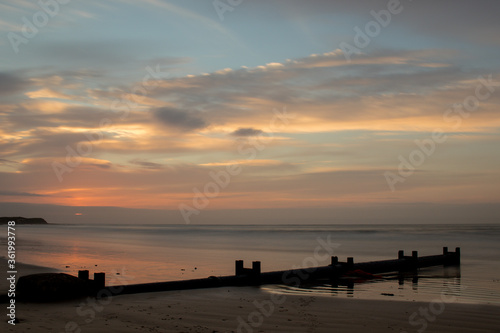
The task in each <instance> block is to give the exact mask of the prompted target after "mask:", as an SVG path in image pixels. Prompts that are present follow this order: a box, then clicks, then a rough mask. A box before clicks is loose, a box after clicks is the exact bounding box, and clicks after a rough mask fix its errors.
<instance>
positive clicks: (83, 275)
mask: <svg viewBox="0 0 500 333" xmlns="http://www.w3.org/2000/svg"><path fill="white" fill-rule="evenodd" d="M78 278H80V279H82V280H85V281H88V280H89V271H87V270H84V271H78Z"/></svg>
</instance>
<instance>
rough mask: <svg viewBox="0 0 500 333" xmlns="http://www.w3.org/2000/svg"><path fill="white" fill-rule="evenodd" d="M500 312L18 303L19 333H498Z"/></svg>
mask: <svg viewBox="0 0 500 333" xmlns="http://www.w3.org/2000/svg"><path fill="white" fill-rule="evenodd" d="M499 314H500V306H494V305H481V304H462V303H447V302H445V303H437V302H429V303H426V302H408V301H396V300H386V301H380V300H362V299H340V298H336V297H317V296H299V295H273V294H271V293H268V292H265V291H263V290H261V289H260V288H256V287H239V288H235V287H230V288H218V289H197V290H184V291H166V292H155V293H145V294H140V295H139V294H136V295H122V296H115V297H110V298H105V299H100V300H96V299H92V298H87V299H80V300H74V301H67V302H61V303H45V304H36V303H18V304H17V318H18V319H19V321H20V322H19V323H18V324H17V325H16V326H12V325H9V324H7V323H6V322H5V321H4V322H3V323H2V324H1V325H0V327H1V326H4V328H5V330H4V328H2V331H7V332H17V331H19V330H20V329H22V330H23V331H28V330H32V331H36V332H48V331H57V332H64V331H66V332H77V331H78V329H81V332H105V331H111V332H113V331H115V332H137V330H141V331H144V330H147V331H152V332H364V331H370V332H375V333H379V332H408V333H410V332H417V331H418V330H419V329H423V328H424V327H425V331H426V332H444V333H447V332H450V333H451V332H497V331H498V327H500V316H499Z"/></svg>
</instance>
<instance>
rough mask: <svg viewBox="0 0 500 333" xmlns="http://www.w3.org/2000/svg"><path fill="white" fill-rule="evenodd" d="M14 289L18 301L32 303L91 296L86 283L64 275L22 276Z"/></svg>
mask: <svg viewBox="0 0 500 333" xmlns="http://www.w3.org/2000/svg"><path fill="white" fill-rule="evenodd" d="M16 289H17V294H18V298H19V299H20V300H22V301H32V302H53V301H61V300H68V299H74V298H79V297H83V296H87V295H90V294H91V288H90V285H89V283H88V282H87V281H85V280H82V279H79V278H77V277H75V276H72V275H68V274H64V273H42V274H33V275H27V276H22V277H20V278H19V281H18V282H17V288H16Z"/></svg>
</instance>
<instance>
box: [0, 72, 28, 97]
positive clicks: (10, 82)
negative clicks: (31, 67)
mask: <svg viewBox="0 0 500 333" xmlns="http://www.w3.org/2000/svg"><path fill="white" fill-rule="evenodd" d="M27 86H29V82H28V81H26V80H24V79H22V78H21V77H19V76H17V75H14V74H12V73H8V72H0V95H9V94H12V93H16V92H19V91H22V90H23V89H25V88H26V87H27Z"/></svg>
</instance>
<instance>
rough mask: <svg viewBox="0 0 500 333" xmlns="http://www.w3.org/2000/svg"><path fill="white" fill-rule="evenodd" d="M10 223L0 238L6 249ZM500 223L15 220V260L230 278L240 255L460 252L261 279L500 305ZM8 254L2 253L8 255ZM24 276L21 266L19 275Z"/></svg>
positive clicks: (390, 296) (126, 273)
mask: <svg viewBox="0 0 500 333" xmlns="http://www.w3.org/2000/svg"><path fill="white" fill-rule="evenodd" d="M6 230H7V227H6V226H5V232H2V235H1V237H0V243H1V244H0V246H1V247H2V248H4V249H5V251H3V250H2V252H0V254H4V253H5V254H6V252H7V251H6V249H7V244H6V236H7V231H6ZM499 240H500V225H498V224H497V225H495V224H490V225H476V224H470V225H463V224H461V225H448V224H447V225H425V224H422V225H306V224H304V225H158V224H151V225H148V224H141V225H116V224H113V225H111V224H110V225H75V224H50V225H18V226H17V227H16V255H17V260H18V261H19V262H22V263H24V264H30V265H37V266H43V267H50V268H53V269H55V270H57V271H60V272H64V273H68V274H72V275H77V274H78V271H79V270H89V271H90V274H91V276H92V274H93V273H96V272H105V273H106V283H107V284H108V285H121V284H135V283H148V282H158V281H174V280H184V279H196V278H206V277H209V276H225V275H233V274H234V267H235V260H244V265H245V267H248V268H250V267H251V266H252V262H253V261H260V262H261V267H262V268H261V269H262V271H263V272H265V271H276V270H286V269H291V268H308V267H314V266H318V265H319V266H324V265H328V264H330V262H331V256H337V257H338V258H339V261H341V262H343V261H346V260H347V257H353V258H354V262H365V261H376V260H386V259H395V258H397V254H398V251H399V250H404V251H405V255H411V253H412V251H418V255H419V256H426V255H436V254H441V253H442V251H443V247H445V246H446V247H448V248H449V251H455V248H456V247H460V250H461V265H460V266H459V267H456V266H451V267H450V266H448V267H443V266H436V267H431V268H423V269H420V270H419V271H417V272H411V273H408V274H405V275H399V274H397V273H388V274H382V275H380V276H376V277H375V278H373V279H366V280H360V281H356V282H355V283H354V284H353V283H340V284H337V283H335V284H333V283H331V281H320V282H316V283H303V284H301V285H300V286H297V284H294V285H285V284H282V285H264V286H260V287H258V288H260V289H262V290H264V291H266V292H269V293H281V294H299V295H310V296H313V295H314V296H320V297H340V298H360V299H385V300H404V301H429V302H430V301H436V300H441V299H442V300H447V301H450V300H451V301H453V302H460V303H480V304H497V305H498V304H500V260H499V255H500V242H499ZM3 257H6V255H4V256H3ZM18 275H19V276H22V275H23V271H22V269H20V270H19V272H18Z"/></svg>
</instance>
